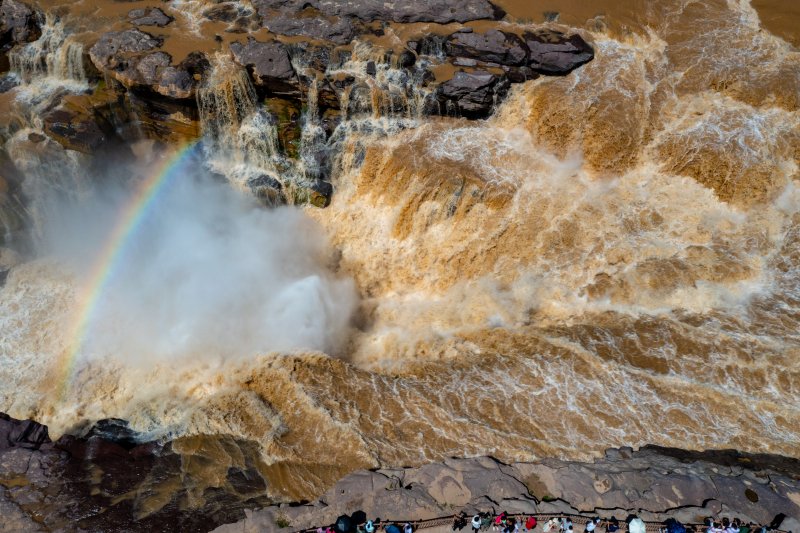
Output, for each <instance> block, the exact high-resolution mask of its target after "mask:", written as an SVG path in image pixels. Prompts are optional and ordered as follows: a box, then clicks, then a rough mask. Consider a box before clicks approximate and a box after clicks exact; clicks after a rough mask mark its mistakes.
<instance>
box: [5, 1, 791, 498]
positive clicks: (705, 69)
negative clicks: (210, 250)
mask: <svg viewBox="0 0 800 533" xmlns="http://www.w3.org/2000/svg"><path fill="white" fill-rule="evenodd" d="M500 4H501V6H502V7H503V8H504V9H505V10H506V11H507V12H508V13H509V17H510V19H511V20H510V22H513V23H515V24H528V23H529V21H532V22H535V23H539V22H543V21H544V20H545V19H548V20H555V21H556V22H557V23H561V24H566V25H571V26H575V27H578V28H581V31H583V32H584V34H585V35H586V36H587V38H589V39H590V40H591V41H592V43H593V46H594V48H595V51H596V57H595V59H594V61H592V62H591V63H589V64H588V65H586V66H585V67H583V68H581V69H578V70H576V71H575V72H573V73H572V74H570V75H569V76H565V77H559V78H540V79H538V80H534V81H530V82H527V83H526V84H523V85H518V86H515V88H514V90H513V91H512V93H511V94H510V96H509V98H508V99H507V101H506V102H505V103H503V104H502V105H501V106H500V108H499V109H498V111H497V113H496V114H495V116H494V117H493V118H491V119H490V120H488V121H486V122H469V121H463V120H456V119H436V120H433V119H431V120H428V121H423V123H421V124H420V125H419V127H417V128H414V129H409V130H405V131H402V132H401V133H398V134H395V135H392V136H389V137H378V136H373V135H372V134H369V133H360V134H353V135H351V136H350V137H349V138H348V139H347V141H346V146H345V148H344V152H343V155H342V157H341V160H340V161H339V162H338V167H337V171H336V173H335V175H334V183H335V185H336V195H335V196H334V200H333V203H332V205H331V206H330V207H329V208H327V209H325V210H315V209H309V210H308V214H309V216H311V217H313V218H314V219H315V220H316V221H317V223H318V224H319V227H320V229H321V231H323V232H324V233H325V234H326V235H327V236H328V238H329V239H330V242H331V247H332V249H333V252H332V256H333V257H332V260H331V264H332V265H334V266H333V268H335V269H336V271H337V273H338V274H339V275H342V276H349V277H352V278H353V279H354V281H355V283H356V286H357V288H358V292H359V295H360V298H361V303H360V307H359V309H358V311H357V314H356V317H355V319H354V325H353V329H352V331H351V334H350V337H349V341H348V343H347V345H346V347H345V348H344V349H342V350H340V352H339V353H335V354H322V353H293V354H265V355H262V356H260V357H255V358H250V359H244V360H237V361H235V362H228V363H225V364H210V363H198V362H192V361H193V360H192V359H191V358H189V359H188V360H187V361H182V362H180V363H164V364H161V365H156V366H155V367H148V368H136V369H126V368H125V367H124V366H120V365H116V364H115V365H111V364H103V363H100V362H97V361H95V362H94V363H91V364H89V365H88V366H87V367H86V368H82V369H79V370H78V372H77V373H76V376H77V377H76V378H75V380H74V383H71V384H70V386H69V389H68V391H67V393H66V394H65V395H59V394H56V393H54V392H53V390H54V389H58V387H59V376H60V375H62V374H61V373H60V372H61V371H60V365H62V364H63V362H62V361H60V360H59V357H58V356H57V355H56V354H60V353H62V352H63V347H64V343H65V342H67V341H68V340H67V339H64V338H63V337H62V336H61V333H60V332H61V331H62V325H63V322H64V321H66V320H68V319H69V317H70V316H71V313H73V312H74V307H73V306H74V298H75V294H74V288H73V284H72V282H71V280H70V279H69V278H68V277H65V276H64V275H63V274H61V273H59V271H58V269H56V268H55V267H53V266H52V265H48V264H47V263H44V262H35V263H30V264H27V265H22V266H20V267H18V268H16V269H15V270H13V271H12V272H11V274H10V276H9V278H8V281H7V283H6V286H5V287H4V288H3V289H2V298H0V320H1V321H2V322H0V324H2V328H3V331H4V335H3V337H2V340H0V354H2V356H1V357H0V361H2V366H0V378H1V379H2V383H3V384H4V386H3V387H0V406H2V407H3V409H5V410H7V411H9V412H10V413H11V414H12V415H14V416H34V417H36V418H38V419H40V420H43V421H44V422H46V423H48V424H50V425H51V428H52V430H53V432H54V433H55V434H58V433H60V432H63V431H67V430H70V429H74V428H76V427H81V424H84V423H86V422H87V421H90V420H93V419H97V418H102V417H105V416H116V417H121V418H126V419H129V420H131V422H132V424H133V425H134V426H135V427H136V428H137V429H140V430H145V431H150V432H152V433H151V434H152V435H154V436H173V437H174V436H194V437H196V436H198V435H200V436H202V435H230V436H235V437H237V438H241V439H247V440H250V441H253V442H255V443H257V445H258V446H259V447H260V449H261V453H262V456H263V460H264V463H263V465H261V466H260V468H261V469H262V470H263V471H264V472H265V473H266V475H267V476H268V477H269V479H270V481H271V482H272V484H273V485H272V486H271V488H270V490H272V493H273V494H274V495H275V496H276V497H281V498H301V497H311V496H314V495H316V494H319V493H320V492H321V491H322V490H323V489H324V488H326V487H327V486H328V485H330V483H332V481H333V480H335V479H336V478H337V477H339V476H341V475H342V474H343V473H345V472H347V471H350V470H353V469H356V468H362V467H374V466H377V465H379V464H380V465H396V466H399V465H410V464H418V463H421V462H424V461H431V460H436V459H441V458H443V457H449V456H469V455H481V454H491V455H494V456H496V457H499V458H501V459H503V460H509V461H510V460H531V459H535V458H537V457H543V456H558V457H564V458H582V459H585V458H588V457H591V456H593V455H596V454H598V453H600V452H602V450H603V449H604V448H606V447H609V446H620V445H631V446H639V445H643V444H646V443H655V444H660V445H666V446H678V447H682V448H693V449H703V448H730V447H733V448H737V449H741V450H747V451H753V452H773V453H781V454H786V455H790V456H798V454H800V447H799V446H798V443H799V442H800V430H799V429H798V428H800V399H799V398H800V337H798V331H800V270H799V269H800V191H799V190H798V189H797V185H798V179H800V111H798V107H799V106H800V52H798V49H797V48H796V47H795V46H796V44H797V28H800V16H799V15H798V11H797V6H796V3H795V2H793V1H778V0H765V1H761V0H753V3H752V5H751V4H750V3H748V2H746V1H737V2H734V1H730V2H726V1H723V0H705V1H689V2H686V1H683V0H681V1H669V0H664V1H660V2H644V1H641V2H631V1H625V2H617V1H614V2H611V1H608V2H582V1H573V2H563V1H559V2H555V1H549V0H536V1H533V2H531V1H525V2H517V1H512V0H504V1H502V2H500ZM119 5H121V4H114V6H115V7H114V8H113V9H118V7H116V6H119ZM125 5H126V6H127V5H128V4H125ZM130 5H138V4H130ZM556 14H557V16H556ZM162 31H169V30H162ZM176 55H179V54H176ZM42 376H49V377H46V378H45V379H44V380H43V379H42ZM5 384H10V385H11V386H10V387H8V386H5ZM225 464H227V463H225ZM213 483H214V481H213V479H212V480H210V481H209V484H212V485H213Z"/></svg>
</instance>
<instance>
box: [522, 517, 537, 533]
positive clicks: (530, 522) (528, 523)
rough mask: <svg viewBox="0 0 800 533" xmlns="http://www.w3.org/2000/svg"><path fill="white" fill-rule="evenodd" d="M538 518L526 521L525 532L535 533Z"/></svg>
mask: <svg viewBox="0 0 800 533" xmlns="http://www.w3.org/2000/svg"><path fill="white" fill-rule="evenodd" d="M536 524H537V522H536V517H534V516H529V517H528V519H527V520H525V531H533V528H535V527H536Z"/></svg>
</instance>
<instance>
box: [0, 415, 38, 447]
mask: <svg viewBox="0 0 800 533" xmlns="http://www.w3.org/2000/svg"><path fill="white" fill-rule="evenodd" d="M48 442H50V436H49V435H48V433H47V426H43V425H42V424H39V423H38V422H34V421H33V420H15V419H13V418H11V417H10V416H8V415H7V414H5V413H0V450H7V449H9V448H26V449H29V450H38V449H39V448H40V447H41V446H42V444H45V443H48Z"/></svg>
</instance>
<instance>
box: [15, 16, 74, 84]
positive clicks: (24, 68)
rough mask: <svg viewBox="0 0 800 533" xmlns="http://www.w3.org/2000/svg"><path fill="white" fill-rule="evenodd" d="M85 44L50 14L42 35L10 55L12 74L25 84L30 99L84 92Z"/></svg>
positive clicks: (46, 18) (46, 19) (17, 48)
mask: <svg viewBox="0 0 800 533" xmlns="http://www.w3.org/2000/svg"><path fill="white" fill-rule="evenodd" d="M83 51H84V50H83V44H82V43H80V42H78V41H76V40H75V39H74V38H73V37H72V36H71V35H70V33H69V32H68V31H67V29H66V28H65V26H64V24H63V23H62V21H61V20H60V19H58V18H57V17H56V16H54V15H51V14H48V15H47V16H46V17H45V23H44V25H43V26H42V35H41V36H40V37H39V39H37V40H36V41H34V42H32V43H28V44H25V45H23V46H18V47H16V48H14V49H13V50H12V51H11V53H10V54H9V62H10V64H11V71H12V72H14V73H16V74H17V75H18V76H19V78H20V79H21V80H22V82H23V83H24V84H25V92H26V93H29V95H28V98H32V99H36V97H37V96H38V95H39V94H40V93H47V92H52V91H55V90H67V91H70V92H80V91H85V90H86V89H87V88H88V79H87V75H86V69H85V67H84V54H83Z"/></svg>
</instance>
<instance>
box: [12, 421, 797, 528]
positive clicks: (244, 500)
mask: <svg viewBox="0 0 800 533" xmlns="http://www.w3.org/2000/svg"><path fill="white" fill-rule="evenodd" d="M251 444H252V443H247V442H242V441H236V440H234V439H230V438H225V437H205V438H194V439H182V441H180V442H179V441H175V442H167V443H157V442H143V436H142V435H137V434H135V433H133V432H132V431H130V430H129V429H128V427H127V424H126V423H125V422H124V421H121V420H104V421H101V422H98V423H97V424H96V425H95V426H93V427H92V429H91V430H90V431H89V432H88V433H87V434H86V435H85V436H83V437H73V436H69V435H67V436H64V437H62V438H60V439H59V440H58V441H56V442H51V441H50V439H49V437H48V432H47V427H46V426H42V425H40V424H37V423H36V422H33V421H20V420H15V419H13V418H10V417H8V416H7V415H2V414H0V511H2V513H3V518H4V521H3V525H2V527H0V530H2V531H54V530H59V529H62V528H66V529H67V530H72V529H76V530H77V529H81V530H88V531H151V530H159V531H161V530H169V531H193V532H196V531H209V530H212V529H214V528H216V527H217V526H219V528H218V529H217V531H219V532H228V531H230V532H239V531H259V532H264V531H273V530H275V531H277V530H278V529H280V528H279V526H278V522H280V523H281V524H283V523H285V521H288V522H289V523H290V524H291V529H292V530H296V529H302V528H307V527H316V526H319V525H326V524H330V523H332V522H333V521H334V520H335V519H336V517H337V516H339V515H341V514H351V513H353V512H355V511H358V510H360V511H364V512H365V513H367V515H368V516H372V517H374V516H380V517H381V518H384V519H386V520H411V519H427V518H435V517H441V516H448V515H450V514H452V513H453V512H454V511H456V510H459V509H466V510H467V511H468V512H470V513H471V512H473V510H492V509H494V510H496V511H499V510H501V509H502V510H505V511H507V512H510V513H551V512H560V513H563V512H566V513H593V514H599V515H602V516H610V515H614V514H615V515H616V516H618V517H621V516H626V515H627V513H628V512H635V513H637V514H639V515H640V516H641V517H642V518H643V519H645V520H659V521H660V520H663V519H665V518H666V517H667V516H672V517H675V518H677V519H678V520H680V521H683V522H699V521H701V520H702V518H703V517H705V516H708V515H719V514H725V515H730V516H739V517H740V518H742V519H744V520H748V521H755V522H758V523H769V522H770V521H771V520H772V519H773V517H774V516H775V515H777V514H779V513H783V514H785V515H787V517H788V518H786V519H785V520H784V522H783V524H782V525H781V527H782V529H784V530H797V528H798V526H800V522H799V521H798V517H800V501H799V500H800V491H798V480H800V461H798V460H796V459H788V458H784V457H780V456H771V455H752V454H740V453H737V452H734V451H708V452H690V451H684V450H677V449H670V448H659V447H646V448H643V449H641V450H639V451H633V450H631V449H627V448H622V449H618V450H616V449H613V450H608V451H607V452H606V455H605V457H603V458H600V459H597V460H596V461H595V462H593V463H578V462H568V461H559V460H554V459H544V460H542V461H539V462H536V463H514V464H503V463H500V462H498V461H496V460H494V459H491V458H488V457H480V458H474V459H449V460H447V461H445V462H443V463H434V464H428V465H425V466H421V467H418V468H399V469H379V470H375V471H368V470H363V471H359V472H354V473H352V474H349V475H348V476H346V477H344V478H343V479H342V480H341V481H339V482H338V483H337V484H336V485H335V486H334V487H332V488H331V489H329V490H328V491H327V492H325V494H323V495H322V496H321V497H320V499H319V500H317V501H316V502H313V503H304V502H300V503H293V504H289V503H288V502H287V503H276V504H273V505H269V500H268V498H267V496H266V493H267V490H268V483H269V481H267V480H265V479H264V478H263V477H262V475H261V473H260V472H262V471H263V470H264V465H262V464H260V463H259V459H258V454H257V452H256V451H255V450H256V447H254V446H251ZM222 458H225V459H224V460H223V459H222ZM220 463H222V468H220ZM237 521H238V522H237Z"/></svg>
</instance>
